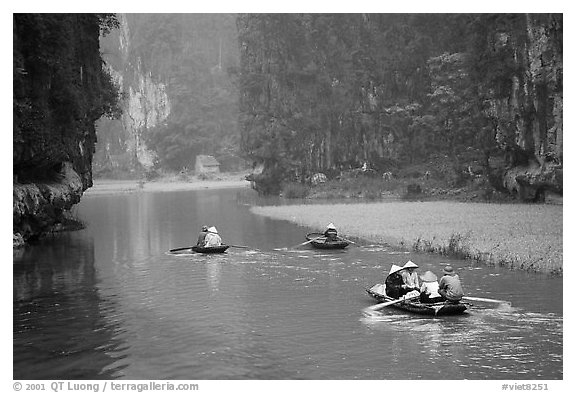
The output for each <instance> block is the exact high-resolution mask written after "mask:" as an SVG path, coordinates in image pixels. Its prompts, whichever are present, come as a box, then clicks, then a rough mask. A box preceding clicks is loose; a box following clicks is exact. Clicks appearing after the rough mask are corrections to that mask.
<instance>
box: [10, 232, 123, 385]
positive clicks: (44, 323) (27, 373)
mask: <svg viewBox="0 0 576 393" xmlns="http://www.w3.org/2000/svg"><path fill="white" fill-rule="evenodd" d="M13 267H14V292H13V297H14V302H13V330H14V344H13V345H14V347H13V350H14V379H100V378H102V379H110V378H113V377H114V376H115V375H116V373H117V372H118V371H119V370H120V369H121V368H122V367H121V366H120V367H110V365H111V364H112V363H114V362H115V360H116V359H115V355H116V356H117V357H124V356H125V355H123V354H122V353H123V351H124V350H125V345H124V343H123V342H122V340H120V339H119V336H118V332H119V331H121V330H122V329H123V321H122V319H113V320H110V319H108V318H107V317H106V315H109V314H114V313H115V303H114V301H113V300H111V299H103V298H101V296H100V294H99V291H98V289H97V277H96V272H95V269H94V245H93V244H92V242H78V241H76V240H75V241H71V240H70V238H68V237H66V236H64V237H62V238H59V239H58V240H57V241H54V240H50V239H48V240H44V241H43V242H42V244H41V245H39V246H37V247H28V248H26V249H25V250H23V252H22V253H21V254H19V255H17V256H15V259H14V266H13ZM62 343H66V345H62Z"/></svg>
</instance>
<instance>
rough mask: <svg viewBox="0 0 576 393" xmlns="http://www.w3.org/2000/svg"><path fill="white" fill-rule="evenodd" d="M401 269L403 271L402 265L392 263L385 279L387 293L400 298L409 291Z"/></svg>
mask: <svg viewBox="0 0 576 393" xmlns="http://www.w3.org/2000/svg"><path fill="white" fill-rule="evenodd" d="M400 271H402V267H400V266H398V265H392V267H391V268H390V272H389V273H388V276H387V277H386V281H385V284H386V295H388V296H389V297H391V298H394V299H398V298H400V297H401V296H403V295H405V294H406V293H408V292H409V290H407V288H406V285H405V284H404V279H403V278H402V275H401V274H400Z"/></svg>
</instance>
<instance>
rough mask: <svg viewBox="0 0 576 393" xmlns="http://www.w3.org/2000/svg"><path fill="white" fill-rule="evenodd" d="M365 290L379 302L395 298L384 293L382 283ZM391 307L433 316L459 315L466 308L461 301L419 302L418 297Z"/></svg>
mask: <svg viewBox="0 0 576 393" xmlns="http://www.w3.org/2000/svg"><path fill="white" fill-rule="evenodd" d="M366 292H368V294H369V295H370V296H372V297H373V298H374V299H376V300H378V301H380V302H389V301H392V300H396V299H394V298H391V297H390V296H388V295H386V292H385V285H384V284H376V285H374V286H372V287H371V288H366ZM391 307H396V308H398V309H400V310H404V311H409V312H411V313H415V314H422V315H433V316H443V315H459V314H462V313H464V312H465V311H466V310H467V309H468V307H467V306H466V305H465V304H463V303H458V304H453V303H448V302H445V303H420V299H419V298H418V297H417V298H416V299H410V300H406V301H404V302H400V303H395V304H392V305H391Z"/></svg>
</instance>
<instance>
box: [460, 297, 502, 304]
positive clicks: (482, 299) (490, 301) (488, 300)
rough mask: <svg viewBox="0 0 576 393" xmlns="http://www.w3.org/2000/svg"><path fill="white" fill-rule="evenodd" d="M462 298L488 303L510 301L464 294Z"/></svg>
mask: <svg viewBox="0 0 576 393" xmlns="http://www.w3.org/2000/svg"><path fill="white" fill-rule="evenodd" d="M462 299H463V300H469V301H477V302H488V303H510V302H508V301H506V300H496V299H486V298H483V297H470V296H464V297H463V298H462Z"/></svg>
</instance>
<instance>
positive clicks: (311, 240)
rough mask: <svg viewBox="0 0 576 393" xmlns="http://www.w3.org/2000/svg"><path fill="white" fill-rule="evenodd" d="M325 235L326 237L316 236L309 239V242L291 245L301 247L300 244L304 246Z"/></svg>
mask: <svg viewBox="0 0 576 393" xmlns="http://www.w3.org/2000/svg"><path fill="white" fill-rule="evenodd" d="M323 237H324V236H318V237H315V238H314V239H310V240H308V241H307V242H304V243H300V244H297V245H295V246H293V247H291V248H296V247H300V246H303V245H305V244H308V243H312V242H313V241H314V240H318V239H321V238H323Z"/></svg>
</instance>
